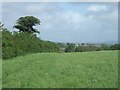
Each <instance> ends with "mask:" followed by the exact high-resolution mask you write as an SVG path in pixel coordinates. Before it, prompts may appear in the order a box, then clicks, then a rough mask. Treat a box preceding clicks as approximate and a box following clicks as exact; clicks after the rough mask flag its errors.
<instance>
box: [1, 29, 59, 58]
mask: <svg viewBox="0 0 120 90" xmlns="http://www.w3.org/2000/svg"><path fill="white" fill-rule="evenodd" d="M2 37H3V38H2V58H3V59H8V58H13V57H16V56H20V55H26V54H28V53H40V52H58V51H59V48H58V46H57V45H56V44H55V43H53V42H50V41H43V40H41V39H39V38H38V37H37V36H36V35H35V34H31V33H27V32H13V33H11V32H10V31H8V30H7V29H3V30H2Z"/></svg>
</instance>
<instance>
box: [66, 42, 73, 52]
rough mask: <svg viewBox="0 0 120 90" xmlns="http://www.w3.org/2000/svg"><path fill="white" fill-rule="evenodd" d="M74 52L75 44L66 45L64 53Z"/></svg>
mask: <svg viewBox="0 0 120 90" xmlns="http://www.w3.org/2000/svg"><path fill="white" fill-rule="evenodd" d="M74 51H75V44H73V43H67V47H66V49H65V52H74Z"/></svg>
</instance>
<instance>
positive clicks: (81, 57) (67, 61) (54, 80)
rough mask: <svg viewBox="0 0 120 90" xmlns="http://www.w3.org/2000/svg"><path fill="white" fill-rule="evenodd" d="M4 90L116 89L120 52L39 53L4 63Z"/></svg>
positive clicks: (4, 61)
mask: <svg viewBox="0 0 120 90" xmlns="http://www.w3.org/2000/svg"><path fill="white" fill-rule="evenodd" d="M2 87H3V88H8V87H9V88H116V87H118V51H92V52H81V53H80V52H78V53H37V54H28V55H26V56H20V57H16V58H13V59H10V60H3V61H2Z"/></svg>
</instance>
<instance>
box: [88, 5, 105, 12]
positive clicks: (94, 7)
mask: <svg viewBox="0 0 120 90" xmlns="http://www.w3.org/2000/svg"><path fill="white" fill-rule="evenodd" d="M87 10H88V11H92V12H100V11H107V6H106V5H90V6H89V7H88V8H87Z"/></svg>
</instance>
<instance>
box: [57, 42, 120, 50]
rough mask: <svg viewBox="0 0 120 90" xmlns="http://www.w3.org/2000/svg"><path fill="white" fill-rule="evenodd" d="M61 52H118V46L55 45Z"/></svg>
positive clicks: (119, 48)
mask: <svg viewBox="0 0 120 90" xmlns="http://www.w3.org/2000/svg"><path fill="white" fill-rule="evenodd" d="M57 44H58V46H59V47H60V50H61V52H86V51H101V50H120V44H114V45H107V44H84V43H81V44H74V43H57Z"/></svg>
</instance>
